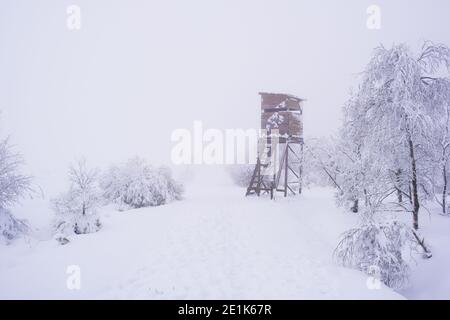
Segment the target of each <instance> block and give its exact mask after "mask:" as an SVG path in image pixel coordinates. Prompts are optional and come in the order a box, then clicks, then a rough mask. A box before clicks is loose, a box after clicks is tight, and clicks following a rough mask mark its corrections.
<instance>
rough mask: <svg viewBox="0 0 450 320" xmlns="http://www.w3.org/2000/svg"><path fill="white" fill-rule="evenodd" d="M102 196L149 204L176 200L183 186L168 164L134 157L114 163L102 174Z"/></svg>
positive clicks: (135, 205) (123, 203) (122, 202)
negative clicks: (154, 162)
mask: <svg viewBox="0 0 450 320" xmlns="http://www.w3.org/2000/svg"><path fill="white" fill-rule="evenodd" d="M101 187H102V189H103V195H104V197H105V198H106V199H107V200H108V201H110V202H113V203H118V204H119V205H120V208H121V209H123V206H126V207H131V208H142V207H153V206H160V205H164V204H167V203H169V202H171V201H174V200H180V199H181V196H182V193H183V186H182V185H181V184H179V183H178V182H176V181H175V180H174V179H173V177H172V174H171V171H170V170H169V169H168V168H165V167H160V168H154V167H153V166H151V165H150V164H148V163H147V162H146V161H145V160H143V159H140V158H134V159H131V160H129V161H128V162H127V163H126V164H124V165H121V166H114V167H111V168H110V169H109V171H108V172H107V173H106V174H104V175H103V177H102V179H101Z"/></svg>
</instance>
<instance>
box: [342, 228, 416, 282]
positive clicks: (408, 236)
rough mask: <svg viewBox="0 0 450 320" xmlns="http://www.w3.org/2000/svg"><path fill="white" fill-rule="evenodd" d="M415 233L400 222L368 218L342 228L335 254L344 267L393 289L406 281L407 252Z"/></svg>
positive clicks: (407, 270)
mask: <svg viewBox="0 0 450 320" xmlns="http://www.w3.org/2000/svg"><path fill="white" fill-rule="evenodd" d="M413 243H414V233H413V231H412V230H411V228H408V227H407V226H405V225H404V224H402V223H399V222H396V221H391V222H385V223H375V222H368V223H364V224H362V225H361V226H359V227H358V228H354V229H351V230H349V231H347V232H345V233H344V234H343V236H342V239H341V241H340V242H339V245H338V246H337V248H336V249H335V252H334V257H335V259H336V260H337V262H338V263H339V264H341V265H342V266H344V267H348V268H354V269H357V270H360V271H363V272H365V273H366V274H368V275H371V276H373V270H377V271H378V272H377V273H379V274H378V275H377V276H379V280H380V281H382V282H383V283H384V284H385V285H387V286H388V287H391V288H393V289H401V288H404V287H405V286H406V285H407V284H408V276H409V266H408V258H409V256H408V252H409V253H410V252H411V250H412V248H413Z"/></svg>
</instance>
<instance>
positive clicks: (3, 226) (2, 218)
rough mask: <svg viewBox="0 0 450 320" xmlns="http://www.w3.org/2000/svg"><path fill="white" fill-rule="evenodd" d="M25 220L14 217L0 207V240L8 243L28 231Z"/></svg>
mask: <svg viewBox="0 0 450 320" xmlns="http://www.w3.org/2000/svg"><path fill="white" fill-rule="evenodd" d="M29 229H30V228H29V226H28V224H27V223H26V222H25V221H22V220H19V219H16V218H14V216H13V215H12V214H11V212H9V210H6V209H3V208H0V242H4V243H6V244H8V243H9V242H10V241H12V240H14V239H16V238H17V237H18V236H20V235H23V234H26V233H28V231H29Z"/></svg>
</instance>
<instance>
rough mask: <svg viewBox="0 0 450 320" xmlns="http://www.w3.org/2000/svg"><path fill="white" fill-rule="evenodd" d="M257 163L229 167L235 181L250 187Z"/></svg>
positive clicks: (239, 184)
mask: <svg viewBox="0 0 450 320" xmlns="http://www.w3.org/2000/svg"><path fill="white" fill-rule="evenodd" d="M254 170H255V165H250V164H243V165H233V166H230V167H228V168H227V171H228V173H229V174H230V176H231V179H232V180H233V182H234V183H235V184H236V185H238V186H240V187H248V186H249V185H250V181H251V179H252V175H253V171H254Z"/></svg>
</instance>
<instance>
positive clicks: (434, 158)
mask: <svg viewBox="0 0 450 320" xmlns="http://www.w3.org/2000/svg"><path fill="white" fill-rule="evenodd" d="M429 87H430V88H429V91H430V92H431V94H430V98H431V99H432V101H433V102H432V104H433V105H434V106H435V107H436V109H437V110H436V112H434V113H433V127H432V128H430V134H429V143H428V144H427V146H428V148H430V152H429V155H430V157H429V158H430V159H429V164H430V165H431V166H432V168H430V171H431V173H430V175H431V182H432V185H433V194H434V195H435V199H436V201H437V202H438V204H439V205H440V206H441V209H442V211H441V212H442V214H444V215H445V214H450V203H448V201H447V197H448V194H449V193H450V187H449V182H450V80H449V79H435V80H433V81H432V82H431V83H430V84H429Z"/></svg>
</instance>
